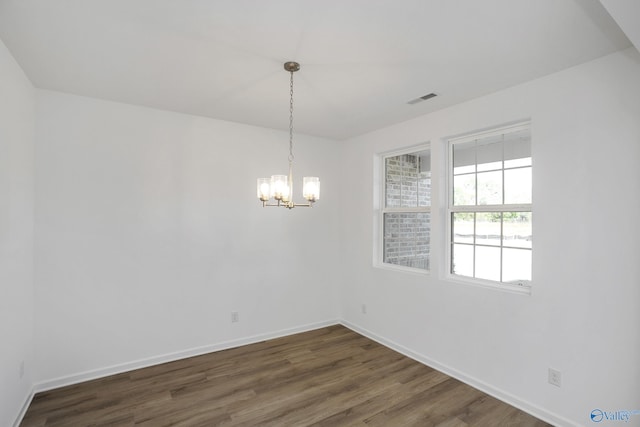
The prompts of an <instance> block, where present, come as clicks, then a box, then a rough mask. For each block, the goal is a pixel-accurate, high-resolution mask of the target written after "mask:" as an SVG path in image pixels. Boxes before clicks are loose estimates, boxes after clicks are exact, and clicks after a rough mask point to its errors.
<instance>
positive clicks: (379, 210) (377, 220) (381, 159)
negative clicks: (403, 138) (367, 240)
mask: <svg viewBox="0 0 640 427" xmlns="http://www.w3.org/2000/svg"><path fill="white" fill-rule="evenodd" d="M426 150H428V151H429V152H430V153H431V154H432V151H431V143H430V142H425V143H421V144H417V145H413V146H410V147H405V148H402V149H399V150H392V151H385V152H381V153H376V154H375V156H374V183H375V184H374V207H375V215H374V251H373V266H374V267H376V268H381V269H385V270H391V271H400V272H404V273H413V274H418V275H421V276H424V275H430V274H431V269H429V270H425V269H422V268H415V267H407V266H404V265H397V264H390V263H386V262H384V214H385V213H389V212H428V213H431V210H432V206H425V207H419V208H387V207H386V206H385V200H386V193H385V185H384V179H385V172H386V171H385V160H386V158H387V157H395V156H402V155H404V154H412V153H415V152H417V151H426ZM431 159H432V160H431V167H432V168H433V157H432V158H431ZM432 179H433V178H432ZM432 182H433V181H432ZM432 188H433V187H432ZM430 226H431V234H432V237H433V215H432V221H431V223H430ZM430 246H431V248H432V249H433V240H432V243H431V244H430ZM429 264H430V265H431V266H433V260H430V262H429Z"/></svg>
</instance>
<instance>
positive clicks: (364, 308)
mask: <svg viewBox="0 0 640 427" xmlns="http://www.w3.org/2000/svg"><path fill="white" fill-rule="evenodd" d="M360 310H361V311H362V314H367V304H362V306H361V307H360Z"/></svg>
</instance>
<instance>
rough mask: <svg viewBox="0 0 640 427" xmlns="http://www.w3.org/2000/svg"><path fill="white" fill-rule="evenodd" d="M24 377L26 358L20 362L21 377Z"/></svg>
mask: <svg viewBox="0 0 640 427" xmlns="http://www.w3.org/2000/svg"><path fill="white" fill-rule="evenodd" d="M22 377H24V360H23V361H21V362H20V378H22Z"/></svg>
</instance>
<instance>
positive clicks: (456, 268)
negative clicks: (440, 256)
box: [451, 243, 473, 277]
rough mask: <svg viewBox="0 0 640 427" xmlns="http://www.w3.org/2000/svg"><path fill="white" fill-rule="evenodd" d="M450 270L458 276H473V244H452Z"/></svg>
mask: <svg viewBox="0 0 640 427" xmlns="http://www.w3.org/2000/svg"><path fill="white" fill-rule="evenodd" d="M451 272H452V273H453V274H459V275H460V276H468V277H473V245H461V244H457V243H456V244H454V245H453V257H452V260H451Z"/></svg>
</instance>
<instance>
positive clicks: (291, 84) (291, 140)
mask: <svg viewBox="0 0 640 427" xmlns="http://www.w3.org/2000/svg"><path fill="white" fill-rule="evenodd" d="M289 95H290V98H289V163H292V162H293V71H291V83H290V90H289Z"/></svg>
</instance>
